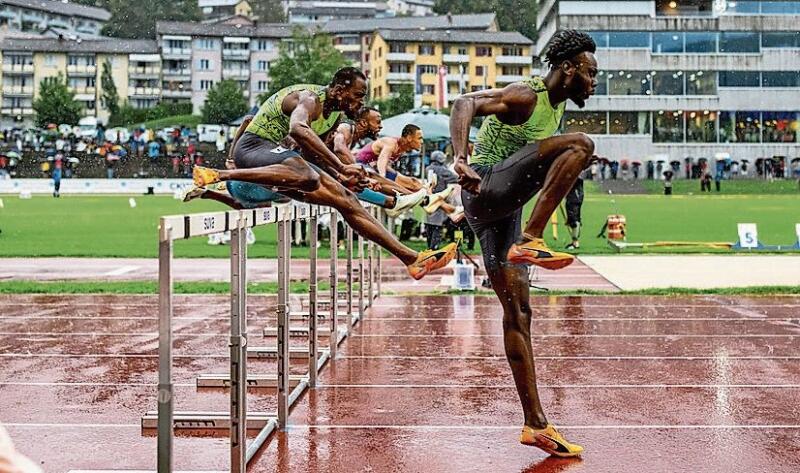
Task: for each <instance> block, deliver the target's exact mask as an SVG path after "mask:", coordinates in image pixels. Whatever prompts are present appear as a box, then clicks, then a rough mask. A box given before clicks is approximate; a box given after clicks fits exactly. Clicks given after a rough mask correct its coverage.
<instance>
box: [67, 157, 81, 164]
mask: <svg viewBox="0 0 800 473" xmlns="http://www.w3.org/2000/svg"><path fill="white" fill-rule="evenodd" d="M67 161H69V162H71V163H73V164H78V163H79V162H81V160H80V159H78V158H67Z"/></svg>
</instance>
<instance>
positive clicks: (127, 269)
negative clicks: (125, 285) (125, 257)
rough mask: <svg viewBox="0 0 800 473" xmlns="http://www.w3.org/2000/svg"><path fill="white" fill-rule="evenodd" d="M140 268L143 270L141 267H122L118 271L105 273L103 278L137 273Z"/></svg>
mask: <svg viewBox="0 0 800 473" xmlns="http://www.w3.org/2000/svg"><path fill="white" fill-rule="evenodd" d="M139 268H141V266H133V265H128V266H120V267H119V268H117V269H114V270H111V271H109V272H107V273H103V276H122V275H123V274H127V273H130V272H133V271H136V270H137V269H139Z"/></svg>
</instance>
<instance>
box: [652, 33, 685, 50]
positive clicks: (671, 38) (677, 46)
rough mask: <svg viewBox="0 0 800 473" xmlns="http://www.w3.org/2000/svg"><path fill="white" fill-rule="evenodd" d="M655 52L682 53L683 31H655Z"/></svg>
mask: <svg viewBox="0 0 800 473" xmlns="http://www.w3.org/2000/svg"><path fill="white" fill-rule="evenodd" d="M653 52H654V53H661V54H671V53H682V52H683V33H679V32H672V33H653Z"/></svg>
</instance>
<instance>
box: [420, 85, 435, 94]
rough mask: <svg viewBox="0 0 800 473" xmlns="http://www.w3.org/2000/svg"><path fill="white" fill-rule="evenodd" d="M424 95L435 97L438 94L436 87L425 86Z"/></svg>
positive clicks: (423, 88) (423, 87)
mask: <svg viewBox="0 0 800 473" xmlns="http://www.w3.org/2000/svg"><path fill="white" fill-rule="evenodd" d="M422 93H423V94H428V95H433V94H434V93H436V91H435V86H433V85H427V84H425V85H423V86H422Z"/></svg>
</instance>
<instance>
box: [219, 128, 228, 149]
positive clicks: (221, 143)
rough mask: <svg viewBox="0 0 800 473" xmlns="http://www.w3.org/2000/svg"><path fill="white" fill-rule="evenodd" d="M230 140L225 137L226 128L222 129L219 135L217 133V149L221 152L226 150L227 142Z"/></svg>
mask: <svg viewBox="0 0 800 473" xmlns="http://www.w3.org/2000/svg"><path fill="white" fill-rule="evenodd" d="M227 142H228V140H227V138H226V137H225V130H220V131H219V135H217V151H219V152H220V153H224V152H225V144H227Z"/></svg>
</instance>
